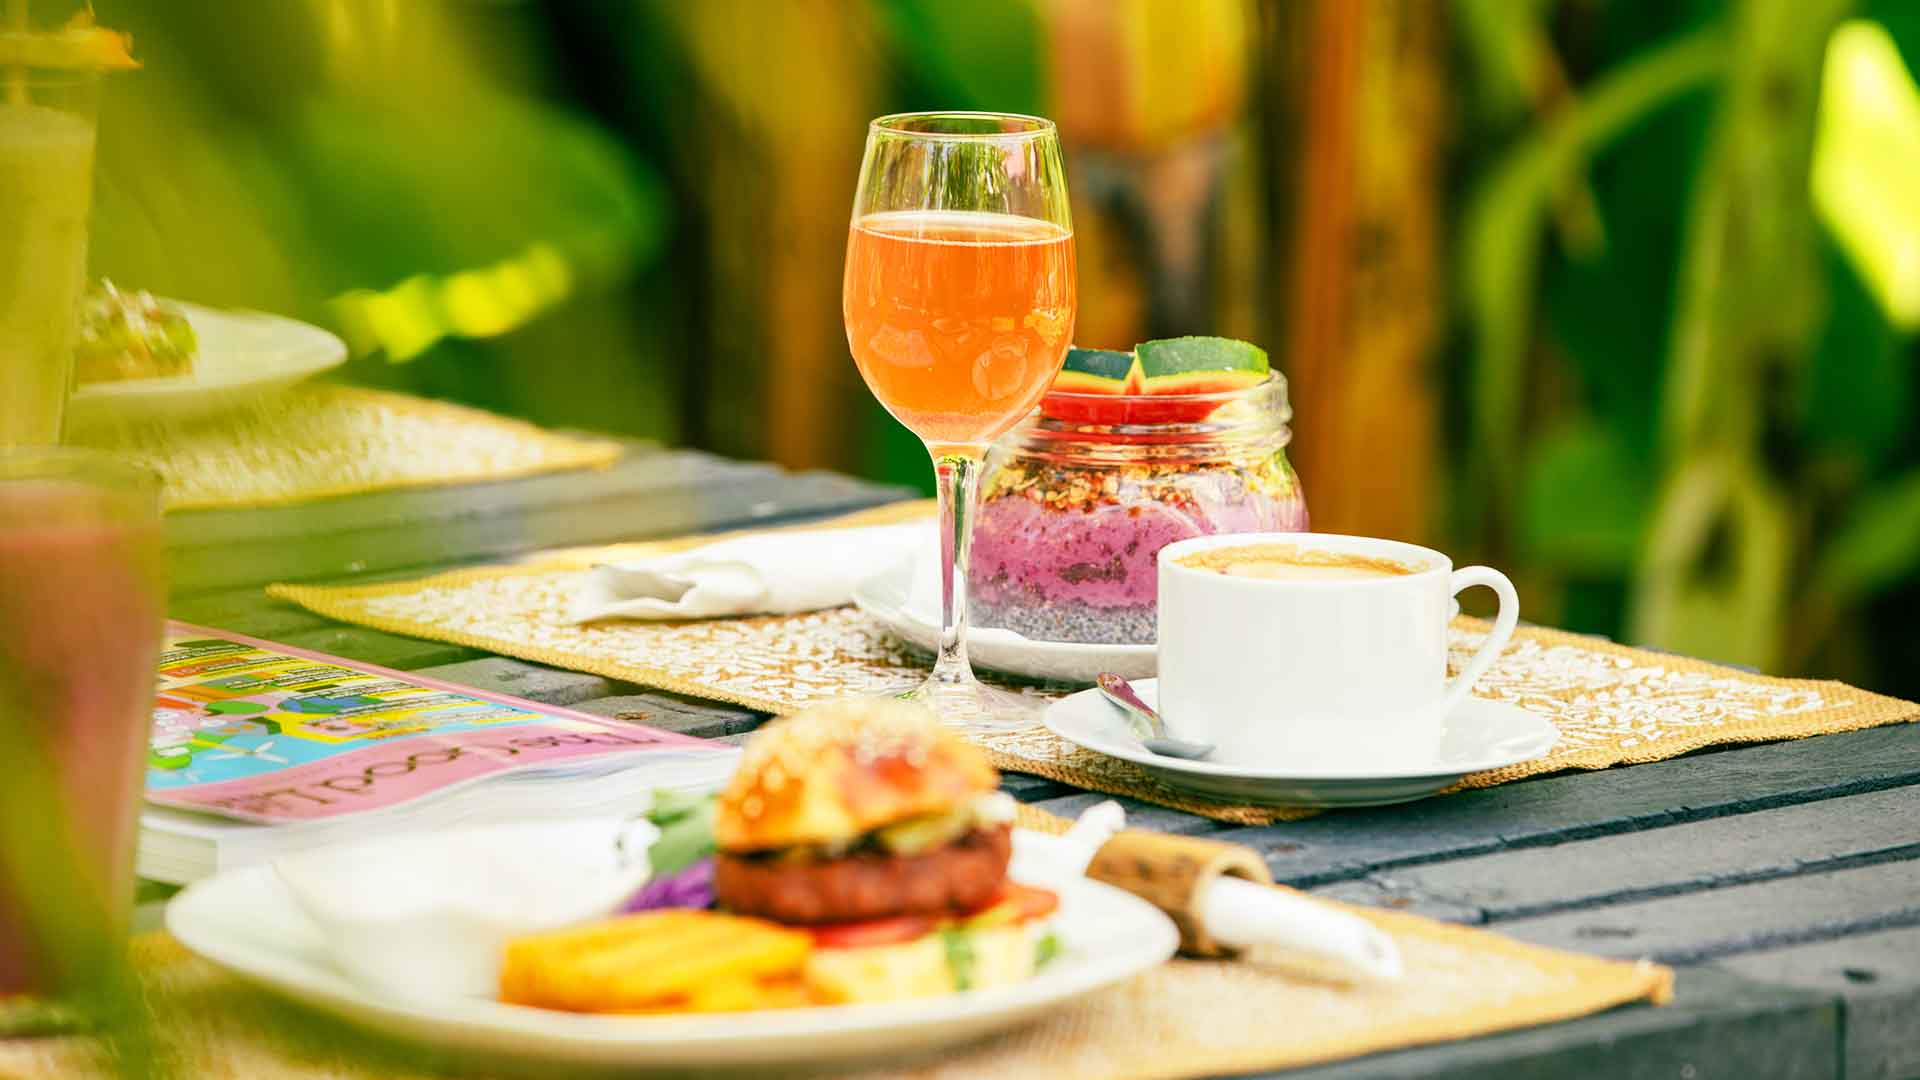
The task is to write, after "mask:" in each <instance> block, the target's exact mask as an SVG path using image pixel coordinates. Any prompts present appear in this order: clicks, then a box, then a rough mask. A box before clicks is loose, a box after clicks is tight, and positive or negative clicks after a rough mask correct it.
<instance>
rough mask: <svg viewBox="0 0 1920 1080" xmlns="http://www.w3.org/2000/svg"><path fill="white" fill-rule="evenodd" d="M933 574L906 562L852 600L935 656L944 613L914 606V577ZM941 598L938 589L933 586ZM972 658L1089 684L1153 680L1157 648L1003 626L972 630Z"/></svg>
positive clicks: (1032, 675) (978, 663)
mask: <svg viewBox="0 0 1920 1080" xmlns="http://www.w3.org/2000/svg"><path fill="white" fill-rule="evenodd" d="M916 573H925V574H929V575H930V574H932V573H933V568H932V567H926V568H924V569H922V568H919V567H916V566H915V565H914V564H912V563H902V564H901V565H899V566H896V567H894V568H893V569H891V570H888V571H886V572H885V573H882V574H879V575H876V576H874V577H871V578H868V579H867V580H866V581H863V582H861V583H860V584H859V585H858V586H857V587H855V588H854V590H853V602H854V604H855V605H856V606H857V607H859V609H860V610H861V611H863V612H865V613H866V614H867V615H868V616H870V617H871V618H872V619H873V620H874V621H875V622H878V623H879V624H880V625H881V626H882V627H885V628H886V631H887V632H888V633H890V634H892V635H893V636H894V637H897V638H899V639H900V640H902V641H904V642H906V643H907V644H909V645H912V646H915V647H916V648H919V649H923V650H925V651H927V652H934V651H936V650H937V649H938V648H939V647H940V614H939V612H938V611H937V610H934V611H928V610H925V607H924V606H923V605H921V604H916V603H915V602H914V594H915V589H914V575H915V574H916ZM934 590H935V592H934V595H935V596H938V585H935V586H934ZM967 656H968V658H969V659H971V660H972V661H973V666H975V667H977V668H984V669H986V670H988V671H999V672H1004V673H1005V674H1008V675H1020V676H1024V677H1026V678H1029V679H1048V680H1052V681H1055V682H1069V683H1080V684H1083V685H1084V684H1087V683H1091V682H1093V679H1094V676H1096V675H1099V674H1100V673H1101V672H1103V671H1111V672H1115V673H1116V674H1118V675H1120V676H1122V677H1124V678H1127V679H1147V678H1152V677H1153V675H1154V673H1155V671H1156V670H1157V666H1156V660H1155V656H1156V650H1155V649H1154V647H1153V646H1152V645H1089V644H1084V643H1081V642H1076V641H1039V640H1036V639H1034V638H1030V637H1024V636H1022V635H1020V634H1016V633H1014V632H1013V631H1011V630H1004V629H1001V628H999V627H982V626H974V627H969V628H968V630H967Z"/></svg>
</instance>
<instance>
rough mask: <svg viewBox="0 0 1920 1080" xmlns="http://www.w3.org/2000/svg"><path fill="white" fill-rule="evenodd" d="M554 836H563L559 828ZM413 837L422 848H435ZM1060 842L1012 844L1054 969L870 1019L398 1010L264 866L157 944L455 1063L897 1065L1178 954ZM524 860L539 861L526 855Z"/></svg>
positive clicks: (220, 891)
mask: <svg viewBox="0 0 1920 1080" xmlns="http://www.w3.org/2000/svg"><path fill="white" fill-rule="evenodd" d="M555 827H556V828H565V825H564V824H558V825H556V826H555ZM432 842H433V837H432V836H430V835H429V836H423V837H422V839H421V843H423V844H427V843H432ZM1060 845H1061V841H1060V840H1059V839H1058V838H1055V837H1050V836H1044V835H1040V834H1037V833H1030V832H1025V831H1019V832H1016V833H1015V836H1014V864H1013V870H1012V873H1013V875H1014V876H1015V877H1017V878H1019V879H1020V880H1022V881H1026V882H1030V883H1034V884H1044V885H1046V886H1048V887H1049V888H1053V889H1054V890H1055V891H1056V892H1058V893H1059V894H1060V910H1059V912H1058V914H1057V915H1056V917H1055V920H1054V927H1055V931H1056V932H1057V933H1058V934H1059V935H1060V939H1061V944H1062V950H1061V952H1060V954H1059V955H1058V956H1057V957H1056V958H1055V959H1054V960H1053V962H1051V963H1049V964H1048V965H1047V966H1046V967H1045V968H1043V969H1041V970H1040V972H1038V973H1037V974H1036V975H1035V976H1034V977H1033V978H1031V979H1029V980H1027V981H1026V982H1022V983H1018V984H1015V985H1012V986H1005V987H998V988H994V989H991V990H981V991H970V992H966V993H959V994H952V995H949V996H946V997H939V998H925V999H920V1000H915V1001H902V1002H890V1003H886V1004H876V1005H835V1006H822V1007H818V1008H810V1009H784V1010H775V1011H760V1012H744V1013H716V1014H705V1015H696V1014H683V1015H673V1016H593V1015H586V1014H578V1013H566V1012H553V1011H548V1010H545V1009H534V1008H527V1007H524V1006H519V1005H506V1004H502V1003H500V1002H498V1001H492V1000H486V999H481V998H433V999H412V1000H404V999H396V998H394V997H392V996H391V995H381V994H375V993H373V992H371V991H369V990H367V989H366V988H364V987H363V986H362V985H361V984H359V983H357V982H355V981H354V980H352V979H350V978H349V977H347V976H346V975H345V974H343V973H342V972H341V970H340V969H339V968H338V967H336V966H335V964H334V962H333V961H332V959H331V958H330V955H329V953H328V950H327V947H326V944H325V939H324V938H323V937H322V936H321V934H320V932H319V930H317V929H316V928H315V927H314V924H313V923H311V922H309V921H308V919H307V918H306V916H304V915H303V914H301V913H300V911H299V908H298V906H297V905H296V904H295V903H294V902H293V900H292V898H291V897H290V896H289V895H288V893H287V890H286V887H285V886H284V885H282V884H281V882H280V879H279V878H278V877H276V876H275V874H274V873H273V870H272V869H271V868H270V867H269V866H265V865H256V866H249V867H243V868H240V869H237V870H230V871H227V872H225V873H222V874H219V875H217V876H215V877H212V878H208V879H206V880H204V881H201V882H199V883H197V884H195V885H192V886H190V887H189V888H188V889H187V890H186V891H184V892H182V893H181V894H180V895H179V896H177V897H175V898H174V900H173V902H172V903H171V904H170V905H169V906H168V908H167V920H166V921H167V929H168V930H169V931H171V932H172V933H173V935H174V937H176V938H178V939H179V940H180V941H181V943H183V944H184V945H186V946H187V948H189V949H191V950H193V951H194V952H196V953H198V954H199V955H201V956H203V957H205V958H206V959H207V960H209V961H211V962H213V963H214V964H216V965H218V966H220V967H222V968H225V969H226V970H228V971H230V972H232V973H233V974H235V975H237V976H239V977H241V978H243V979H246V980H249V981H251V982H254V983H256V984H258V985H260V986H263V987H266V988H268V989H270V990H273V991H277V992H279V993H281V994H284V995H286V996H287V997H289V998H292V999H294V1000H295V1001H298V1002H301V1003H303V1004H305V1005H308V1006H310V1007H312V1008H314V1009H318V1010H320V1011H321V1012H325V1013H330V1014H332V1015H334V1016H338V1017H341V1018H343V1019H345V1020H348V1021H351V1022H353V1023H356V1024H359V1025H362V1026H364V1027H367V1028H370V1029H372V1030H375V1031H378V1032H380V1033H382V1034H385V1035H388V1036H392V1037H395V1038H399V1039H404V1040H407V1041H410V1042H414V1043H420V1044H424V1045H427V1046H431V1047H434V1048H436V1049H439V1050H442V1051H446V1052H451V1053H454V1054H457V1055H463V1056H465V1055H472V1056H474V1057H477V1058H481V1059H485V1058H500V1057H507V1058H515V1059H519V1060H522V1061H527V1060H532V1061H539V1062H544V1063H549V1064H554V1065H564V1066H594V1067H617V1068H672V1069H688V1068H716V1067H740V1066H780V1067H784V1068H797V1067H799V1066H802V1065H817V1064H823V1063H831V1062H842V1061H851V1060H856V1059H863V1058H881V1057H894V1056H897V1055H901V1054H907V1053H914V1052H920V1051H927V1050H933V1049H937V1048H939V1047H942V1046H947V1045H951V1044H954V1043H959V1042H964V1041H966V1040H969V1039H974V1038H978V1037H981V1036H983V1035H987V1034H990V1033H992V1032H995V1031H999V1030H1001V1029H1004V1028H1008V1027H1011V1026H1013V1025H1015V1024H1018V1023H1020V1022H1022V1021H1024V1020H1028V1019H1032V1018H1034V1017H1037V1016H1039V1015H1041V1014H1042V1013H1045V1012H1046V1011H1048V1010H1050V1009H1054V1008H1058V1007H1059V1006H1061V1005H1063V1004H1065V1003H1066V1002H1068V1001H1071V1000H1073V999H1074V998H1077V997H1079V996H1081V995H1084V994H1087V993H1090V992H1092V991H1095V990H1098V989H1100V988H1102V987H1106V986H1110V985H1112V984H1114V983H1117V982H1119V981H1121V980H1124V979H1127V978H1130V977H1132V976H1134V975H1136V974H1139V973H1141V972H1143V971H1147V970H1149V969H1151V968H1153V967H1155V966H1157V965H1159V964H1160V963H1162V962H1164V961H1165V960H1166V959H1167V958H1168V957H1170V956H1172V955H1173V951H1174V949H1175V947H1176V946H1177V945H1178V943H1179V933H1178V931H1176V930H1175V929H1174V926H1173V923H1172V922H1171V921H1170V920H1169V919H1168V918H1167V917H1166V916H1165V915H1163V914H1161V912H1160V911H1159V910H1158V909H1157V908H1155V907H1153V906H1152V905H1151V904H1148V903H1147V902H1146V901H1144V900H1141V899H1139V898H1137V897H1135V896H1133V895H1131V894H1129V893H1126V892H1123V891H1121V890H1119V889H1116V888H1113V887H1111V886H1108V885H1102V884H1100V883H1099V882H1095V881H1089V880H1087V879H1086V878H1083V877H1079V876H1073V877H1071V878H1068V879H1062V878H1061V877H1060V876H1059V875H1058V873H1057V872H1052V871H1051V870H1050V868H1051V867H1052V866H1053V865H1054V864H1055V863H1056V861H1057V860H1058V859H1059V858H1060V857H1061V856H1062V855H1063V854H1064V852H1062V851H1061V848H1060ZM528 857H529V858H538V852H537V851H529V852H528Z"/></svg>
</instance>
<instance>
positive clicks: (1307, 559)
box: [1175, 544, 1421, 581]
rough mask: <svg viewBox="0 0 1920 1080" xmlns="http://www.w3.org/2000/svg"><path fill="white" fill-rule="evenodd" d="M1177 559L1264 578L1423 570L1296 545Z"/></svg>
mask: <svg viewBox="0 0 1920 1080" xmlns="http://www.w3.org/2000/svg"><path fill="white" fill-rule="evenodd" d="M1175 562H1177V563H1179V564H1180V565H1181V566H1185V567H1188V568H1190V569H1193V570H1206V571H1209V572H1212V573H1215V574H1224V575H1226V576H1228V577H1244V578H1255V579H1259V580H1263V581H1367V580H1375V579H1379V578H1388V577H1405V576H1406V575H1408V574H1416V573H1419V572H1420V569H1421V568H1420V567H1414V566H1408V565H1406V564H1405V563H1399V562H1395V561H1393V560H1392V559H1381V558H1376V557H1374V556H1371V555H1354V554H1351V553H1348V552H1344V551H1327V550H1324V549H1321V548H1302V547H1299V546H1296V545H1294V544H1249V545H1246V546H1244V547H1216V548H1207V549H1206V550H1204V551H1196V552H1194V553H1192V554H1190V555H1183V556H1181V557H1180V558H1178V559H1176V560H1175Z"/></svg>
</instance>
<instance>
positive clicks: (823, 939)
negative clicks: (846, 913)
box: [806, 915, 933, 949]
mask: <svg viewBox="0 0 1920 1080" xmlns="http://www.w3.org/2000/svg"><path fill="white" fill-rule="evenodd" d="M806 930H807V932H808V933H810V934H812V935H813V943H814V945H816V946H818V947H819V948H822V949H864V948H867V947H869V946H873V945H899V944H901V943H903V942H908V941H912V940H914V939H915V938H919V937H924V936H925V935H926V934H928V933H929V932H931V931H932V930H933V919H932V918H930V917H928V916H926V915H890V916H888V917H886V918H884V919H866V920H863V921H861V922H843V923H827V924H825V925H823V926H809V927H807V928H806Z"/></svg>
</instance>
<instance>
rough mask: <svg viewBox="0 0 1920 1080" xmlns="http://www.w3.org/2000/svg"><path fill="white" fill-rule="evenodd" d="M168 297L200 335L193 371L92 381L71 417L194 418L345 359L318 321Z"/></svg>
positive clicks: (75, 420) (95, 421)
mask: <svg viewBox="0 0 1920 1080" xmlns="http://www.w3.org/2000/svg"><path fill="white" fill-rule="evenodd" d="M166 303H168V304H169V305H173V306H177V307H178V308H179V309H180V310H181V311H182V312H184V313H185V314H186V316H187V321H188V322H190V323H192V324H193V331H194V335H195V336H196V337H197V338H198V339H199V341H200V349H199V352H198V354H197V355H195V357H194V360H193V370H192V371H190V372H188V373H187V374H185V375H167V376H163V377H160V378H156V379H125V380H120V381H115V382H100V383H87V384H85V385H83V386H81V387H79V388H78V389H76V390H75V391H74V392H73V397H72V398H70V399H69V401H68V404H67V420H68V422H69V423H72V424H74V425H76V426H79V427H87V426H97V425H101V424H108V423H113V422H116V421H117V422H122V423H125V422H133V421H167V422H178V421H182V420H190V419H194V418H197V417H201V416H206V415H210V414H212V413H217V412H221V411H223V410H226V409H231V408H233V407H235V406H238V405H244V404H246V403H247V402H249V401H252V400H254V399H255V398H259V397H263V396H265V395H267V394H272V393H277V392H279V391H281V390H285V389H286V388H288V387H290V386H292V385H294V384H295V383H298V382H300V381H302V380H304V379H308V378H311V377H313V376H315V375H318V374H319V373H320V372H323V371H326V370H327V369H329V368H334V367H338V366H340V365H341V364H343V363H345V362H346V360H347V346H346V344H345V343H344V342H342V341H341V340H340V339H339V338H337V337H335V336H333V335H332V334H329V333H328V332H326V331H325V330H322V329H320V328H319V327H317V326H309V325H307V324H306V323H303V322H296V321H294V320H292V319H286V318H282V317H280V316H278V315H266V314H262V313H260V312H255V311H216V310H214V309H213V308H207V307H201V306H200V305H198V304H188V303H184V302H181V301H177V300H169V301H166Z"/></svg>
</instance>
